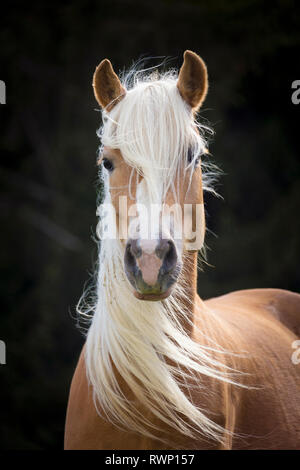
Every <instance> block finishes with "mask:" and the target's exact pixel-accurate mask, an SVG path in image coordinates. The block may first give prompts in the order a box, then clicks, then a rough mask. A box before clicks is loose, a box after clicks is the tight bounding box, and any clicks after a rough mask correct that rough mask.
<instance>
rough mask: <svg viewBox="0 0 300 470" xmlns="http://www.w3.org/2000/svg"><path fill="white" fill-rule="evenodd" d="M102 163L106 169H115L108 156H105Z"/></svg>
mask: <svg viewBox="0 0 300 470" xmlns="http://www.w3.org/2000/svg"><path fill="white" fill-rule="evenodd" d="M102 163H103V166H104V168H105V169H106V170H108V171H113V169H114V165H113V163H112V162H111V161H110V160H108V158H103V160H102Z"/></svg>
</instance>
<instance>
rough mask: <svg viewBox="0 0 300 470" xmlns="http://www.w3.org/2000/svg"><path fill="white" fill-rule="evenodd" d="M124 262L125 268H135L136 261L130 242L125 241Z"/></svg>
mask: <svg viewBox="0 0 300 470" xmlns="http://www.w3.org/2000/svg"><path fill="white" fill-rule="evenodd" d="M124 262H125V266H126V267H127V269H130V271H134V270H135V269H136V261H135V257H134V255H133V253H132V244H131V242H127V244H126V249H125V256H124Z"/></svg>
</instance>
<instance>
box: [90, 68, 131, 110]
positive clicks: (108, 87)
mask: <svg viewBox="0 0 300 470" xmlns="http://www.w3.org/2000/svg"><path fill="white" fill-rule="evenodd" d="M93 88H94V94H95V97H96V100H97V101H98V103H99V104H100V106H101V107H102V108H107V110H108V111H111V109H112V108H113V107H114V106H115V105H116V104H117V103H118V102H119V101H120V99H122V98H123V97H124V95H125V93H126V90H125V88H124V87H123V86H122V84H121V82H120V79H119V77H118V76H117V74H116V73H115V71H114V69H113V67H112V65H111V63H110V61H109V60H108V59H104V60H102V62H100V64H99V65H98V67H97V68H96V70H95V73H94V76H93Z"/></svg>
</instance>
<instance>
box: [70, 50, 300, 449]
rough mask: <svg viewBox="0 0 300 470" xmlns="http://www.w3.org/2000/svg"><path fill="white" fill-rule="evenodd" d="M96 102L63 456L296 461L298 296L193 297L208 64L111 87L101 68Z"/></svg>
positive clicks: (135, 75) (108, 71)
mask: <svg viewBox="0 0 300 470" xmlns="http://www.w3.org/2000/svg"><path fill="white" fill-rule="evenodd" d="M93 89H94V94H95V97H96V100H97V102H98V103H99V105H100V107H101V109H102V115H103V125H102V127H101V128H100V130H99V132H98V135H99V137H100V138H101V147H100V152H99V160H98V163H99V165H100V167H101V172H100V175H101V178H102V183H103V187H104V199H103V201H102V203H101V205H100V206H99V211H98V214H100V221H99V226H98V228H97V233H98V234H99V238H100V239H101V242H100V250H99V263H98V265H99V268H98V272H97V286H96V300H95V302H94V304H93V305H91V306H90V307H89V309H90V310H91V311H92V313H90V314H88V313H86V315H88V317H89V318H88V321H89V328H88V331H87V335H86V341H85V344H84V346H83V349H82V351H81V354H80V357H79V361H78V364H77V367H76V370H75V373H74V376H73V379H72V383H71V388H70V393H69V400H68V406H67V414H66V424H65V441H64V442H65V443H64V448H65V449H66V450H69V449H99V450H100V449H102V450H140V449H143V450H154V449H155V450H162V449H166V450H172V449H173V450H178V449H187V450H201V449H219V450H225V449H226V450H235V449H252V450H253V449H299V448H300V365H299V364H298V362H299V361H293V360H292V355H293V353H295V351H294V349H293V348H295V345H297V344H299V343H297V338H299V335H300V313H299V312H300V295H299V294H298V293H295V292H291V291H287V290H281V289H271V288H270V289H246V290H240V291H235V292H231V293H228V294H226V295H222V296H220V297H216V298H211V299H209V300H205V301H204V300H202V299H201V298H200V297H199V295H198V293H197V269H198V260H199V256H198V254H199V253H202V251H203V246H204V235H205V210H204V199H203V191H204V190H211V191H213V190H214V189H213V184H212V183H211V179H212V178H213V170H212V169H211V168H210V165H209V155H208V150H207V143H206V140H207V139H206V137H205V135H207V134H206V131H207V129H206V128H205V126H204V125H203V124H201V123H200V122H199V120H198V118H197V116H198V114H197V113H198V111H199V109H200V107H201V105H202V103H203V101H204V99H205V97H206V94H207V91H208V75H207V68H206V65H205V63H204V61H203V60H202V59H201V58H200V56H199V55H198V54H196V53H195V52H192V51H189V50H187V51H185V53H184V58H183V63H182V65H181V68H180V70H179V72H178V71H177V70H169V71H167V72H164V73H161V74H159V75H158V74H157V73H156V71H153V70H151V69H150V70H143V71H140V70H138V69H133V70H131V71H130V72H129V73H128V74H125V75H124V76H123V78H122V77H121V78H120V77H119V76H118V75H117V74H116V73H115V71H114V69H113V67H112V64H111V62H110V61H109V60H108V59H104V60H103V61H102V62H101V63H100V64H99V65H98V67H97V68H96V71H95V73H94V76H93ZM124 206H126V208H125V210H124ZM154 206H155V207H156V208H158V209H157V213H156V215H157V214H158V216H156V215H155V216H154V215H153V214H154V213H152V212H151V210H152V208H153V207H154ZM173 206H175V207H177V208H179V212H178V214H179V213H180V209H181V215H180V214H179V215H178V214H177V212H176V211H175V210H174V211H173V212H172V211H171V210H170V211H169V213H168V211H167V208H170V207H171V208H172V207H173ZM186 207H187V208H188V210H186V211H184V210H183V209H185V208H186ZM103 208H104V209H103ZM109 208H111V209H112V211H111V214H113V215H111V214H110V215H109V216H108V212H109ZM167 219H168V221H169V222H170V223H169V222H168V223H167V222H166V220H167ZM180 219H181V222H182V224H181V225H180ZM150 225H151V234H150V235H149V232H150V231H149V226H150ZM183 226H186V227H187V228H186V230H185V229H184V228H182V227H183ZM109 227H110V229H109ZM112 227H113V229H112ZM145 227H148V230H145ZM90 310H88V312H90Z"/></svg>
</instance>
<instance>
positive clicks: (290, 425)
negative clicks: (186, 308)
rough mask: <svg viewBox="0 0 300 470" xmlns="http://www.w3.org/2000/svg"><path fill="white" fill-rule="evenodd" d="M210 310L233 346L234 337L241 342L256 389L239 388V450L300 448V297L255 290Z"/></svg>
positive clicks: (221, 300)
mask: <svg viewBox="0 0 300 470" xmlns="http://www.w3.org/2000/svg"><path fill="white" fill-rule="evenodd" d="M205 304H206V306H207V307H208V308H209V309H211V310H212V311H213V312H214V313H215V315H217V316H218V317H219V318H220V321H221V324H222V323H223V324H224V326H225V327H226V330H225V328H224V331H226V335H227V336H228V338H227V345H230V331H231V334H232V336H231V338H232V339H235V338H236V337H238V343H235V346H236V344H240V351H236V347H235V352H237V353H239V352H240V353H241V357H240V359H238V366H239V367H240V370H244V371H247V374H248V376H247V375H246V376H245V379H244V380H245V381H244V383H245V384H246V385H248V386H250V388H248V389H247V388H244V389H240V390H238V388H234V403H235V413H236V419H235V432H236V433H240V434H241V435H243V436H245V437H244V438H243V439H238V438H235V439H234V443H233V448H249V449H260V448H268V449H273V448H274V449H285V448H293V449H296V448H299V442H300V428H299V422H300V411H299V410H300V368H299V365H295V364H294V363H293V361H292V354H293V352H294V349H293V346H292V345H293V342H294V341H295V339H297V332H299V326H300V321H299V319H300V295H298V294H295V293H293V292H289V291H284V290H279V289H251V290H244V291H236V292H233V293H230V294H227V295H224V296H221V297H217V298H214V299H210V300H208V301H206V302H205ZM224 331H222V332H221V333H220V341H224V339H223V337H224ZM228 332H229V333H228ZM298 334H299V333H298ZM244 353H246V356H245V357H243V355H244ZM247 377H248V378H247Z"/></svg>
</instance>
